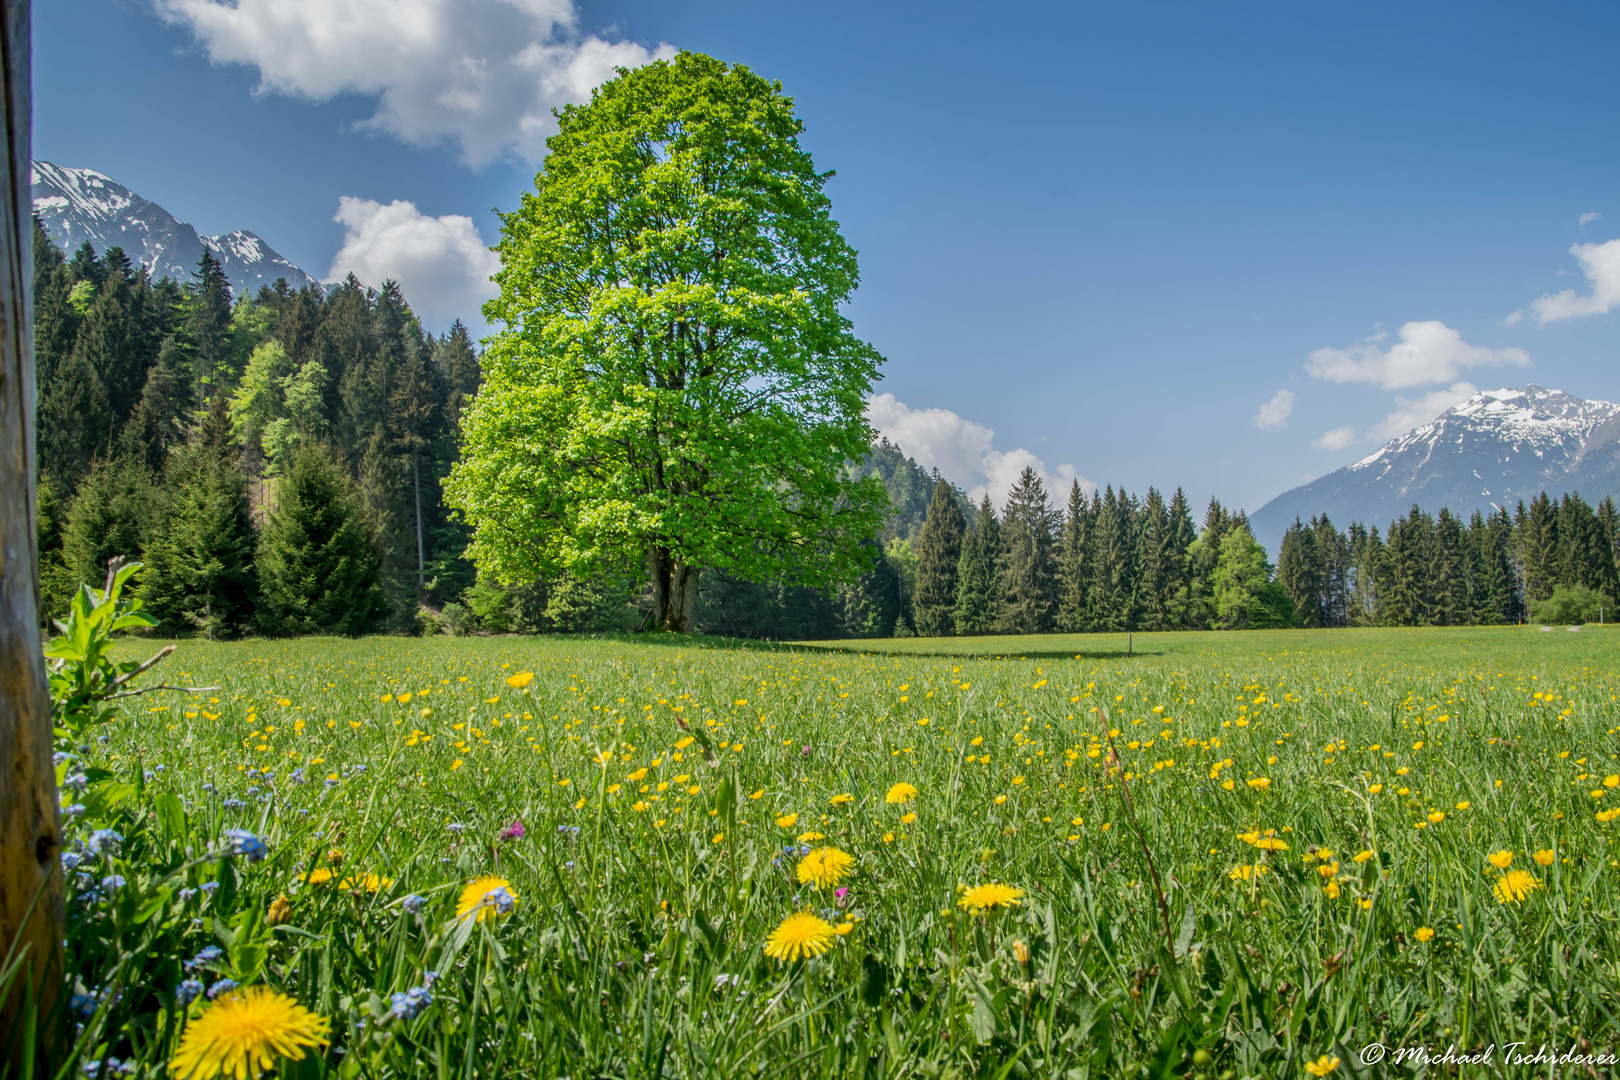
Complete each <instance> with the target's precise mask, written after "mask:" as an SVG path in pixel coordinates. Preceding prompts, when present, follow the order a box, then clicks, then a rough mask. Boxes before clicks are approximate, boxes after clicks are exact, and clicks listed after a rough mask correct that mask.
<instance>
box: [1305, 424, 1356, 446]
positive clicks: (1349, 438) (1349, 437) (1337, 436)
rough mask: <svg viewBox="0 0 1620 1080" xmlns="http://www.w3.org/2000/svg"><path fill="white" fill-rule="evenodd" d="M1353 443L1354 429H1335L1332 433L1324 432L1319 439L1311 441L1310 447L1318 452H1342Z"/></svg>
mask: <svg viewBox="0 0 1620 1080" xmlns="http://www.w3.org/2000/svg"><path fill="white" fill-rule="evenodd" d="M1355 441H1356V429H1355V428H1353V427H1336V428H1334V429H1333V430H1332V431H1324V432H1323V433H1322V434H1321V436H1320V437H1319V438H1316V439H1312V440H1311V445H1312V446H1314V447H1316V448H1317V449H1318V450H1343V449H1344V448H1345V447H1347V446H1349V445H1350V444H1351V443H1353V442H1355Z"/></svg>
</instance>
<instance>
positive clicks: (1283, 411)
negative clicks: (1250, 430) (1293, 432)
mask: <svg viewBox="0 0 1620 1080" xmlns="http://www.w3.org/2000/svg"><path fill="white" fill-rule="evenodd" d="M1293 411H1294V392H1293V391H1292V390H1278V391H1277V392H1276V393H1275V394H1272V395H1271V400H1270V401H1268V402H1266V403H1265V404H1264V405H1262V406H1260V411H1259V412H1257V413H1255V414H1254V416H1253V417H1251V418H1250V420H1249V422H1250V423H1251V424H1253V425H1254V426H1255V427H1257V428H1280V427H1282V426H1283V425H1284V424H1286V423H1288V414H1289V413H1291V412H1293Z"/></svg>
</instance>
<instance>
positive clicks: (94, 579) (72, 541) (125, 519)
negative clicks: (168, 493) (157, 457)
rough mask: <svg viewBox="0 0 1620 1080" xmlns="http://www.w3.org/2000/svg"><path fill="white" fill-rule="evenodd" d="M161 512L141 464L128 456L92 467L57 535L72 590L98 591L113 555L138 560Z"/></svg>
mask: <svg viewBox="0 0 1620 1080" xmlns="http://www.w3.org/2000/svg"><path fill="white" fill-rule="evenodd" d="M162 513H163V507H162V501H161V494H160V491H159V489H158V488H157V486H156V485H155V484H154V483H153V479H152V476H151V474H150V473H148V472H147V471H146V466H145V465H144V464H142V463H141V462H140V461H138V460H136V459H134V458H129V457H115V458H112V459H111V460H108V461H101V462H98V463H96V465H95V466H94V467H93V468H92V469H91V470H90V472H89V474H88V475H87V476H86V477H85V479H84V482H83V483H82V484H81V485H80V486H79V492H78V495H77V496H76V497H75V498H74V500H73V507H72V509H71V510H69V511H68V517H67V528H66V530H65V531H64V533H63V537H62V557H63V558H62V561H63V563H64V565H65V566H66V567H67V570H68V575H69V577H70V578H71V579H72V581H73V587H74V588H75V589H77V588H78V586H79V585H80V584H91V585H95V586H97V587H98V588H99V587H100V584H101V582H102V581H103V580H104V579H105V578H106V575H107V562H108V560H110V559H112V558H113V557H114V556H122V557H123V559H124V561H125V562H138V561H140V560H141V557H142V555H143V553H144V552H145V550H146V539H147V536H148V535H149V533H150V532H151V528H152V525H153V522H154V521H156V520H158V519H159V518H160V517H161V516H162Z"/></svg>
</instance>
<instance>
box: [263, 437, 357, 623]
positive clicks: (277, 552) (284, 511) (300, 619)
mask: <svg viewBox="0 0 1620 1080" xmlns="http://www.w3.org/2000/svg"><path fill="white" fill-rule="evenodd" d="M256 561H257V570H258V576H259V588H260V592H261V594H262V596H263V597H264V605H263V609H262V618H261V624H262V625H263V627H264V629H265V630H267V631H269V632H271V633H284V634H347V635H350V636H355V635H359V634H363V633H366V632H367V631H370V630H374V629H376V628H377V626H378V625H379V624H380V623H381V621H382V620H383V619H384V618H385V617H386V615H387V609H386V607H385V605H384V599H383V592H382V588H381V586H380V584H379V576H380V560H379V558H378V553H377V545H376V537H375V535H374V533H373V532H372V529H371V527H370V523H369V522H368V521H367V519H366V514H365V511H364V509H363V508H362V506H361V504H360V496H359V492H358V491H357V490H356V489H355V485H354V483H353V481H351V480H350V479H349V478H348V476H347V475H346V474H345V473H344V471H343V469H342V468H341V467H340V466H339V465H338V463H337V462H335V461H334V460H332V458H331V456H330V455H329V453H328V451H327V450H326V449H325V448H324V447H322V446H318V445H315V446H310V445H306V446H300V447H299V448H298V449H297V450H296V451H295V452H294V453H293V457H292V463H291V465H290V467H289V468H288V470H287V473H286V475H285V476H283V477H281V478H280V479H279V480H278V481H277V482H276V484H275V489H274V505H273V507H272V509H271V510H270V513H269V516H268V520H267V522H266V524H265V528H264V533H263V535H262V537H261V538H260V541H259V550H258V556H257V560H256Z"/></svg>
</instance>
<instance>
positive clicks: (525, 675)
mask: <svg viewBox="0 0 1620 1080" xmlns="http://www.w3.org/2000/svg"><path fill="white" fill-rule="evenodd" d="M533 681H534V672H532V671H520V672H518V673H517V674H516V675H508V676H507V677H506V685H507V686H510V687H511V688H512V689H514V690H521V689H523V688H524V687H525V686H528V685H529V684H530V683H531V682H533Z"/></svg>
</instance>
